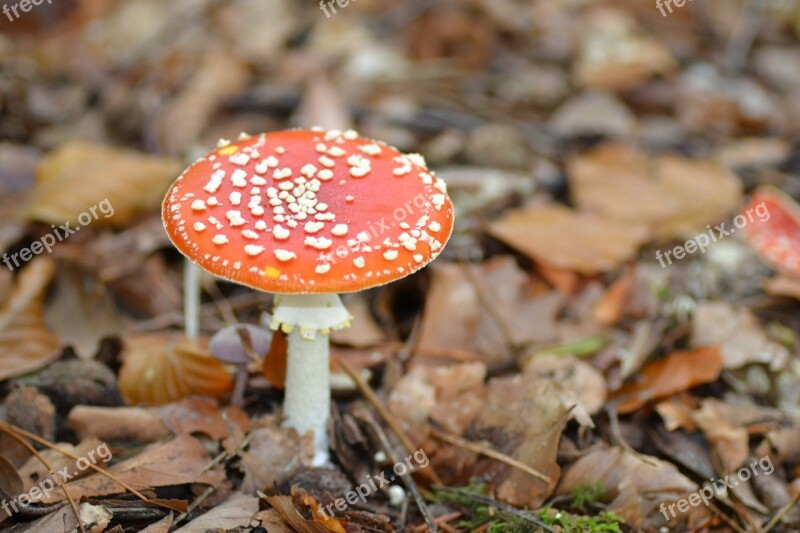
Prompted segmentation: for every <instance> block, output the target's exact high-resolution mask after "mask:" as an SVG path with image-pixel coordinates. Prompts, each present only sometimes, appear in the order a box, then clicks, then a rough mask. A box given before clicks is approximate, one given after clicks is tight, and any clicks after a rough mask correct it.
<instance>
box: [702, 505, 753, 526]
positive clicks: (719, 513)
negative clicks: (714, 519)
mask: <svg viewBox="0 0 800 533" xmlns="http://www.w3.org/2000/svg"><path fill="white" fill-rule="evenodd" d="M708 506H709V507H710V508H711V510H712V511H714V512H715V513H716V515H717V516H719V517H720V518H722V520H724V521H725V523H726V524H728V525H729V526H731V529H733V530H734V531H736V533H748V532H747V531H746V530H745V529H743V528H742V526H740V525H739V524H737V523H736V521H735V520H734V519H733V518H731V517H730V516H728V515H726V514H725V513H723V512H722V510H721V509H720V508H719V507H717V506H716V505H714V503H713V502H709V504H708Z"/></svg>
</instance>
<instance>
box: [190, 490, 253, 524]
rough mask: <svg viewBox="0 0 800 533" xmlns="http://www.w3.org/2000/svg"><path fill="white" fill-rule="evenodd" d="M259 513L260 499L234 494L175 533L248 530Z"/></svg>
mask: <svg viewBox="0 0 800 533" xmlns="http://www.w3.org/2000/svg"><path fill="white" fill-rule="evenodd" d="M257 512H258V498H257V497H256V496H250V495H249V494H239V493H237V494H234V495H233V496H231V497H230V498H228V499H227V500H226V501H224V502H223V503H221V504H219V505H217V506H216V507H214V508H213V509H211V510H210V511H208V512H207V513H205V514H202V515H200V516H198V517H197V518H195V519H194V520H192V521H191V522H189V523H188V524H186V525H185V526H183V527H182V528H180V529H177V530H175V533H178V532H180V533H206V532H207V531H230V530H238V529H244V528H247V527H248V526H249V525H250V523H251V521H252V520H253V516H254V515H255V514H256V513H257Z"/></svg>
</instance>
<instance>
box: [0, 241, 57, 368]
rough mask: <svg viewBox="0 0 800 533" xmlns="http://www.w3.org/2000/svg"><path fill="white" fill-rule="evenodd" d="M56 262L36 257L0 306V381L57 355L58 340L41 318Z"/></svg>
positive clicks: (40, 364) (44, 362)
mask: <svg viewBox="0 0 800 533" xmlns="http://www.w3.org/2000/svg"><path fill="white" fill-rule="evenodd" d="M55 270H56V267H55V263H54V262H53V261H52V260H50V259H48V258H44V257H42V258H38V259H36V260H35V261H33V262H32V263H31V264H30V265H28V266H27V267H26V268H25V269H24V270H23V271H22V272H21V273H20V275H19V277H18V278H17V282H16V284H15V286H14V288H13V289H12V291H11V294H10V296H9V298H8V300H7V301H6V302H5V303H4V305H3V306H2V308H0V381H3V380H6V379H8V378H12V377H15V376H20V375H22V374H27V373H28V372H33V371H34V370H38V369H40V368H42V367H44V366H46V365H47V364H48V363H50V362H52V361H53V360H55V359H56V358H57V357H58V355H59V346H60V342H59V340H58V338H57V337H56V335H55V334H54V333H53V332H52V331H51V330H50V329H49V328H48V326H47V324H46V323H45V319H44V309H43V302H44V291H45V288H46V287H47V285H48V284H49V283H50V280H51V279H52V277H53V274H54V273H55Z"/></svg>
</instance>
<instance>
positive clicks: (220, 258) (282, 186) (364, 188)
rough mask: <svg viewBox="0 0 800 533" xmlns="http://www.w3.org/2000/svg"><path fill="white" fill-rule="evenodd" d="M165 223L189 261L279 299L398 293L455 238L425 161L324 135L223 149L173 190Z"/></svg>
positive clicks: (282, 135) (449, 212) (304, 133)
mask: <svg viewBox="0 0 800 533" xmlns="http://www.w3.org/2000/svg"><path fill="white" fill-rule="evenodd" d="M162 216H163V219H164V226H165V228H166V230H167V234H168V235H169V238H170V239H171V240H172V242H173V244H174V245H175V246H176V247H177V248H178V250H180V251H181V253H183V254H184V255H186V257H188V258H189V259H191V260H192V261H194V262H195V263H197V264H198V265H200V266H201V267H203V268H204V269H206V270H207V271H209V272H211V273H212V274H214V275H216V276H219V277H220V278H223V279H227V280H230V281H233V282H236V283H240V284H242V285H247V286H250V287H253V288H255V289H259V290H263V291H267V292H273V293H344V292H355V291H359V290H362V289H366V288H369V287H374V286H378V285H383V284H385V283H389V282H391V281H394V280H397V279H399V278H402V277H405V276H407V275H409V274H411V273H413V272H415V271H417V270H419V269H421V268H422V267H424V266H425V265H426V264H427V263H429V262H430V261H432V260H433V259H435V258H436V256H437V255H438V254H439V252H440V251H441V249H442V247H443V246H444V245H445V243H446V242H447V240H448V238H449V237H450V233H451V232H452V229H453V206H452V204H451V202H450V199H449V198H448V197H447V190H446V187H445V184H444V182H443V181H442V180H440V179H438V178H436V177H435V176H434V175H433V172H431V171H429V170H427V168H426V166H425V161H424V160H423V159H422V157H421V156H419V155H416V154H409V155H404V154H402V153H401V152H399V151H398V150H397V149H395V148H392V147H391V146H388V145H386V144H384V143H382V142H379V141H374V140H371V139H366V138H363V137H359V136H358V134H357V133H356V132H354V131H346V132H338V131H329V132H326V131H324V130H321V129H312V130H288V131H276V132H272V133H266V134H261V135H256V136H252V137H250V136H243V137H242V138H241V139H239V140H238V141H236V142H235V143H232V144H225V143H221V146H220V148H219V149H217V150H216V151H214V152H211V153H210V154H208V155H207V156H205V157H203V158H202V159H200V160H199V161H197V162H195V163H194V164H193V165H192V166H190V167H189V168H188V169H186V171H184V173H183V174H182V175H181V176H180V177H179V178H178V179H177V180H176V181H175V183H173V184H172V186H171V187H170V190H169V191H168V192H167V196H166V198H165V199H164V204H163V208H162Z"/></svg>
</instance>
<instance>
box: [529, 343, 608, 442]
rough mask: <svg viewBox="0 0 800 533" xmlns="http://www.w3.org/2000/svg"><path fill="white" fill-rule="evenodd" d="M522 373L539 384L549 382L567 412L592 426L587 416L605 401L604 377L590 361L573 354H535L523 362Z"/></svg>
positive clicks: (596, 410) (593, 412)
mask: <svg viewBox="0 0 800 533" xmlns="http://www.w3.org/2000/svg"><path fill="white" fill-rule="evenodd" d="M523 373H524V374H525V375H532V376H535V377H536V379H537V381H538V382H540V383H541V384H540V385H537V387H543V386H544V382H545V381H549V382H550V383H552V385H553V387H554V391H553V392H554V394H555V395H556V396H557V397H558V398H559V399H560V400H561V402H562V403H563V405H564V407H566V408H567V409H571V412H570V414H571V415H572V416H573V417H574V418H575V419H576V420H577V421H578V422H579V423H580V424H581V425H582V426H586V427H594V423H593V422H592V418H591V415H593V414H595V413H597V412H598V411H600V409H602V408H603V405H605V402H606V380H605V378H604V377H603V374H601V373H600V372H599V371H598V370H596V369H595V368H594V367H592V366H591V365H590V364H588V363H586V362H584V361H581V360H580V359H577V358H575V357H563V356H559V355H539V356H536V357H532V358H531V359H529V360H528V362H526V363H524V365H523Z"/></svg>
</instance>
